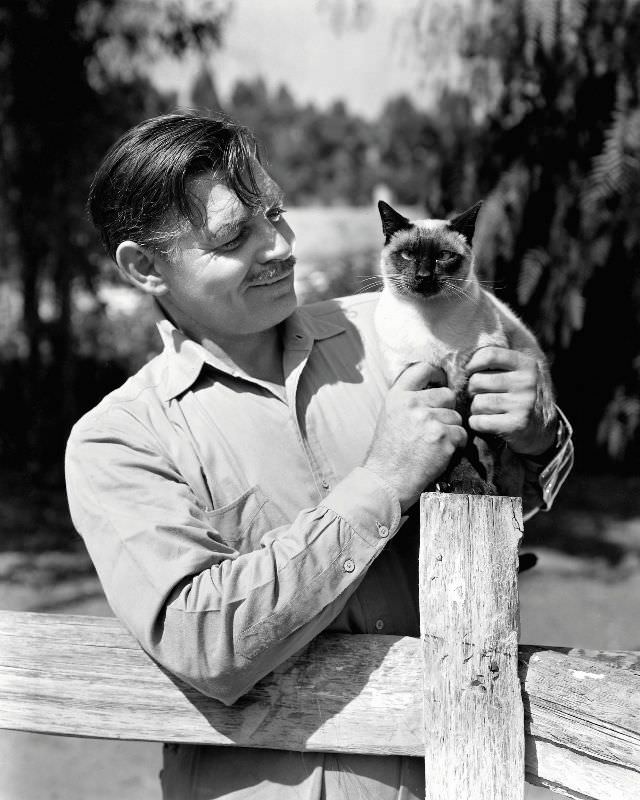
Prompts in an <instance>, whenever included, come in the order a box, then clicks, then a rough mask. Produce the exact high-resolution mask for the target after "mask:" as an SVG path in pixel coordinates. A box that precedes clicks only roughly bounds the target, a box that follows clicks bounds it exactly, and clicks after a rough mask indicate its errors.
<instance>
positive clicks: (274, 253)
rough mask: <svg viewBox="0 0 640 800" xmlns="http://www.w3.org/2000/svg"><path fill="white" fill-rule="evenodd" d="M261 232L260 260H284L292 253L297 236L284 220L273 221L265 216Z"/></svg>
mask: <svg viewBox="0 0 640 800" xmlns="http://www.w3.org/2000/svg"><path fill="white" fill-rule="evenodd" d="M261 233H262V239H261V243H260V249H259V251H258V255H257V258H258V261H260V262H266V261H282V260H283V259H285V258H289V256H290V255H292V253H293V245H294V242H295V239H296V237H295V236H294V233H293V231H292V230H291V228H290V227H289V226H288V225H287V223H286V222H285V221H284V220H280V222H278V223H273V222H271V220H269V219H267V218H265V219H264V220H263V221H262V231H261Z"/></svg>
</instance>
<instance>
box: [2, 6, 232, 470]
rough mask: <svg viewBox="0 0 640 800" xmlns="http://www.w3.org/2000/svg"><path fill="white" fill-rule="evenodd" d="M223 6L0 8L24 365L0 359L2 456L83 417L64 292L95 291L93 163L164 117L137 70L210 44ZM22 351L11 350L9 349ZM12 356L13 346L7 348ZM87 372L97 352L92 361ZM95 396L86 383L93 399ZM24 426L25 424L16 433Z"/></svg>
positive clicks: (13, 276) (5, 268) (14, 277)
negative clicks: (148, 120) (89, 206)
mask: <svg viewBox="0 0 640 800" xmlns="http://www.w3.org/2000/svg"><path fill="white" fill-rule="evenodd" d="M224 17H225V12H224V10H220V9H218V7H217V5H216V4H214V3H211V2H202V3H199V4H198V7H197V9H192V10H189V11H188V10H186V6H185V4H184V3H183V2H178V0H142V2H139V1H138V0H65V2H63V3H60V2H56V0H25V1H24V2H9V3H6V2H5V3H2V4H1V5H0V124H1V126H2V143H1V146H0V231H2V233H1V238H0V246H1V248H2V261H1V262H0V271H1V272H0V277H2V278H3V279H4V281H5V282H7V283H8V282H11V283H12V284H13V285H14V286H15V287H17V291H18V293H19V296H20V315H21V323H20V328H19V335H20V338H21V341H22V342H23V343H24V348H23V349H24V351H25V352H24V357H21V358H18V359H14V360H11V361H9V362H6V359H7V358H10V357H11V353H9V354H7V353H3V356H4V358H5V364H3V366H2V373H1V376H0V377H1V381H2V383H1V385H0V398H1V399H2V401H3V409H6V408H10V407H11V408H13V410H14V411H17V408H16V407H15V406H13V402H12V401H13V400H14V398H15V396H16V394H20V396H21V400H22V405H21V406H20V407H22V408H24V409H28V410H29V419H28V421H27V420H25V418H24V414H19V415H18V416H17V417H13V418H10V417H9V418H8V417H7V414H6V413H5V414H3V421H2V422H3V427H4V426H8V427H7V429H6V430H2V432H1V433H0V436H1V439H0V441H1V442H2V444H3V453H4V454H5V455H6V454H7V451H6V447H7V442H9V441H11V443H12V453H11V455H12V457H14V458H19V459H20V461H21V462H22V463H25V462H26V463H28V464H30V465H31V466H32V467H33V468H34V469H36V470H37V469H38V468H39V467H41V466H42V465H43V464H45V463H46V458H45V454H44V453H43V444H44V443H46V446H51V447H52V448H53V450H54V451H55V452H56V459H57V461H58V462H59V461H60V453H61V450H62V446H63V444H64V440H65V437H66V433H67V432H68V429H69V426H70V424H71V422H72V421H73V420H74V419H75V418H76V417H77V415H78V411H79V410H81V409H82V408H83V406H82V405H81V404H80V402H79V395H78V393H77V391H76V390H77V388H78V384H79V383H80V384H82V385H85V384H88V385H90V374H91V370H90V371H89V374H85V375H82V376H81V374H80V371H79V370H80V364H81V362H80V360H79V358H78V355H77V349H78V348H77V340H78V338H79V334H80V333H81V331H78V330H74V328H73V323H74V315H73V314H72V293H73V291H74V285H77V284H78V282H80V283H81V284H83V285H84V287H85V289H86V290H87V291H89V292H94V291H95V288H96V278H97V274H98V267H99V263H100V261H101V259H102V256H101V255H99V253H100V250H99V248H98V246H97V242H96V239H95V235H94V233H93V232H92V230H91V228H90V226H89V224H88V221H87V219H86V214H85V201H86V197H87V193H88V187H89V182H90V179H91V175H92V173H93V171H94V170H95V167H96V164H97V163H98V161H99V159H100V158H101V156H102V155H103V153H104V152H105V151H106V149H107V147H108V146H110V145H111V144H112V143H113V141H114V140H115V139H116V138H117V136H119V135H120V134H121V133H122V132H124V131H125V130H126V129H127V128H129V127H131V125H133V124H134V123H136V122H138V121H139V120H141V119H144V118H145V117H149V116H152V115H154V114H157V113H161V112H163V111H166V110H168V109H169V108H170V107H171V106H172V105H173V104H174V102H175V100H174V98H171V97H163V96H161V95H160V94H159V93H158V91H157V90H155V89H154V87H153V86H152V85H151V84H150V82H149V80H148V79H147V78H146V77H145V76H144V74H143V73H142V71H141V69H142V66H143V65H144V64H147V63H148V62H149V60H150V59H153V58H154V57H155V56H157V55H161V54H170V55H173V56H177V55H181V54H183V53H185V52H186V51H188V50H198V49H200V50H201V49H202V48H205V47H206V48H211V47H215V46H217V45H218V43H219V41H220V34H221V27H222V24H223V21H224ZM18 350H20V348H18ZM13 351H14V352H15V348H13ZM91 358H93V359H94V360H95V362H96V363H95V368H96V369H99V368H100V365H99V360H100V355H99V353H97V352H94V353H93V354H92V356H91ZM97 391H99V389H98V387H97V386H96V392H97ZM23 423H24V424H23Z"/></svg>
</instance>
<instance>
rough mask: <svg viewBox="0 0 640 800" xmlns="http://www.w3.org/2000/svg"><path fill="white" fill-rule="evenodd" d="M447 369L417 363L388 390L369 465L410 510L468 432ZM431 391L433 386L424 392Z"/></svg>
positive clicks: (463, 440)
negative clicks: (464, 426)
mask: <svg viewBox="0 0 640 800" xmlns="http://www.w3.org/2000/svg"><path fill="white" fill-rule="evenodd" d="M444 381H445V378H444V373H443V372H442V370H439V369H436V368H435V367H432V366H431V365H430V364H425V363H421V364H412V365H411V366H410V367H408V368H407V369H406V370H405V371H404V372H403V373H402V374H401V375H400V377H399V378H398V379H397V380H396V382H395V383H394V385H393V386H392V387H391V389H389V393H388V394H387V398H386V401H385V406H384V408H383V410H382V412H381V414H380V417H379V418H378V424H377V427H376V431H375V434H374V437H373V443H372V445H371V448H370V450H369V454H368V455H367V458H366V461H365V463H364V466H365V467H367V468H368V469H371V470H373V471H374V472H375V473H376V474H378V475H379V476H380V477H381V478H382V479H383V480H384V481H386V482H387V483H388V484H389V485H390V486H391V487H392V488H393V489H394V490H395V491H396V493H397V495H398V498H399V500H400V507H401V509H402V511H403V512H404V511H406V510H407V509H408V508H409V507H410V506H411V505H413V503H415V501H416V500H417V499H418V497H419V496H420V493H421V492H422V491H423V490H424V488H425V487H426V486H427V485H428V484H430V483H433V482H434V481H435V480H436V478H438V477H439V476H440V475H441V474H442V473H443V472H444V470H445V469H446V467H447V466H448V464H449V461H450V460H451V456H452V455H453V454H454V452H455V451H456V449H457V448H458V447H464V445H465V444H466V441H467V434H466V432H465V430H464V428H463V427H462V419H461V418H460V415H459V414H458V413H457V411H454V406H455V395H454V393H453V392H452V391H451V389H447V388H446V387H443V385H442V384H443V383H444ZM425 387H429V388H425Z"/></svg>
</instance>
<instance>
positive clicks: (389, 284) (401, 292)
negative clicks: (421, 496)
mask: <svg viewBox="0 0 640 800" xmlns="http://www.w3.org/2000/svg"><path fill="white" fill-rule="evenodd" d="M480 206H481V203H476V205H474V206H472V207H471V208H469V209H468V210H467V211H465V212H463V213H462V214H460V215H459V216H457V217H455V218H454V219H451V220H437V219H425V220H414V221H410V220H408V219H407V218H406V217H404V216H402V215H401V214H399V213H398V212H397V211H395V210H394V209H393V208H392V207H391V206H390V205H388V204H387V203H385V202H383V201H380V202H379V203H378V210H379V212H380V217H381V219H382V230H383V233H384V236H385V243H384V247H383V248H382V254H381V272H382V278H383V287H384V288H383V290H382V293H381V295H380V300H379V302H378V306H377V309H376V318H375V325H376V330H377V334H378V338H379V341H380V346H381V350H382V355H383V358H384V360H385V364H386V368H387V371H388V374H387V377H388V378H389V380H390V381H391V382H393V381H394V380H395V379H396V378H397V377H398V375H399V374H400V373H401V372H402V371H403V370H404V369H405V368H406V367H407V366H409V365H410V364H413V363H415V362H418V361H428V362H430V363H431V364H433V365H434V366H436V367H440V368H441V369H442V370H443V371H444V373H445V375H446V378H447V385H448V386H449V387H450V388H451V389H453V390H454V391H455V393H456V397H457V400H456V410H457V411H458V412H459V413H460V414H461V416H462V419H463V421H464V423H465V427H466V428H467V433H468V434H469V442H468V444H467V446H466V448H465V449H464V450H463V451H461V452H460V453H458V454H457V456H456V457H454V460H453V461H452V463H451V465H450V467H449V469H448V471H447V473H445V475H443V476H442V477H441V479H440V480H439V481H438V484H436V488H437V489H440V490H443V491H452V492H460V493H467V494H504V495H511V496H518V495H522V486H523V483H522V482H523V477H524V473H523V468H522V466H521V464H520V462H519V459H518V458H517V457H515V456H514V454H513V453H511V452H510V451H509V450H508V448H506V447H505V446H504V443H503V442H502V440H501V439H499V437H497V436H482V437H481V436H479V435H478V434H474V433H473V432H471V431H470V430H469V428H468V426H467V425H466V421H467V419H468V417H469V405H470V398H469V396H468V393H467V382H468V377H469V376H468V375H467V372H466V365H467V364H468V363H469V360H470V359H471V357H472V355H473V354H474V353H475V352H476V351H477V350H479V349H480V348H482V347H487V346H497V347H506V348H509V349H512V350H518V351H520V352H522V353H527V354H530V355H532V356H533V357H534V358H535V360H536V363H537V365H538V370H539V372H540V374H541V376H542V378H543V379H542V380H541V381H540V382H539V386H540V389H539V393H538V397H537V400H536V402H537V405H538V409H539V411H540V412H541V413H542V416H543V419H544V420H545V422H549V421H550V420H551V419H552V418H553V415H554V413H555V409H554V403H553V396H552V393H551V380H550V376H549V368H548V365H547V361H546V359H545V356H544V354H543V352H542V350H541V349H540V347H539V345H538V343H537V341H536V339H535V337H534V335H533V334H532V333H531V331H529V330H528V328H527V327H526V326H525V325H524V323H523V322H522V321H521V320H520V319H518V317H517V316H516V315H515V314H514V313H513V311H511V309H510V308H508V306H506V305H505V304H504V303H502V302H501V301H500V300H498V299H497V298H496V297H495V296H494V295H493V294H491V293H490V292H488V291H486V290H485V289H483V288H482V286H481V285H480V283H479V281H478V279H477V277H476V275H475V272H474V255H473V249H472V243H473V235H474V231H475V224H476V218H477V215H478V211H479V210H480Z"/></svg>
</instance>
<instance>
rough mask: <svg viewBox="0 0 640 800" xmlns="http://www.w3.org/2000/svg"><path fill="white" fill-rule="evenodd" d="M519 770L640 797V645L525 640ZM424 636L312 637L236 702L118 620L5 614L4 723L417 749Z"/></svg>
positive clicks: (597, 793)
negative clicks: (579, 646) (193, 680)
mask: <svg viewBox="0 0 640 800" xmlns="http://www.w3.org/2000/svg"><path fill="white" fill-rule="evenodd" d="M518 666H519V678H520V684H521V689H522V699H523V703H524V709H525V736H526V742H525V746H526V755H525V760H526V778H527V780H528V781H529V782H531V783H535V784H540V785H543V786H547V787H549V788H551V789H554V790H556V791H560V792H562V793H563V794H565V795H568V796H570V797H574V798H583V799H584V798H598V799H600V798H602V800H616V799H617V798H620V799H621V800H627V799H629V800H630V799H631V798H640V653H639V652H626V653H609V652H594V651H584V650H576V649H573V650H569V649H561V648H544V647H534V646H520V647H519V648H518ZM422 697H423V686H422V653H421V642H420V640H419V639H413V638H409V637H396V636H381V635H375V636H370V635H337V634H325V635H323V636H320V637H318V639H316V640H315V641H314V642H313V643H312V644H311V645H309V646H308V647H307V648H306V649H305V651H304V652H302V653H300V654H299V655H298V656H297V657H296V658H295V659H291V660H290V661H288V662H286V663H285V664H283V665H281V667H279V668H278V669H277V670H276V671H275V672H273V673H272V674H271V675H269V676H268V677H267V678H265V679H264V680H263V681H261V682H260V683H259V684H258V685H257V686H256V687H255V688H254V689H253V690H252V691H251V692H250V693H249V694H247V695H246V696H245V697H243V698H242V699H241V700H239V701H238V702H237V703H236V704H235V705H234V706H232V707H231V708H228V707H225V706H224V705H222V704H221V703H219V702H217V701H215V700H212V699H210V698H207V697H205V696H204V695H202V694H200V693H199V692H198V691H196V690H195V689H192V688H191V687H189V686H187V685H185V684H183V683H181V682H180V681H178V680H177V679H176V678H174V677H172V676H170V675H169V674H168V673H167V672H165V671H164V670H163V669H162V668H161V667H160V666H158V665H157V664H156V663H155V662H154V661H153V660H151V659H150V658H149V657H148V656H147V655H146V654H145V653H144V652H143V651H142V650H141V648H140V646H139V645H138V644H137V642H136V641H135V640H134V638H133V637H132V636H131V635H130V634H129V633H128V632H127V631H126V630H125V628H124V627H123V626H122V624H121V623H120V622H118V621H117V620H115V619H112V618H109V617H82V616H68V615H54V614H36V613H16V612H8V611H0V728H5V729H13V730H23V731H37V732H42V733H55V734H62V735H72V736H85V737H99V738H108V739H131V740H144V741H162V742H193V743H196V742H197V743H201V744H216V745H228V746H242V747H257V748H262V747H266V748H277V749H283V750H297V751H328V752H357V753H368V754H385V755H388V754H404V755H412V756H422V755H424V741H423V723H424V720H423V711H422Z"/></svg>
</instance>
